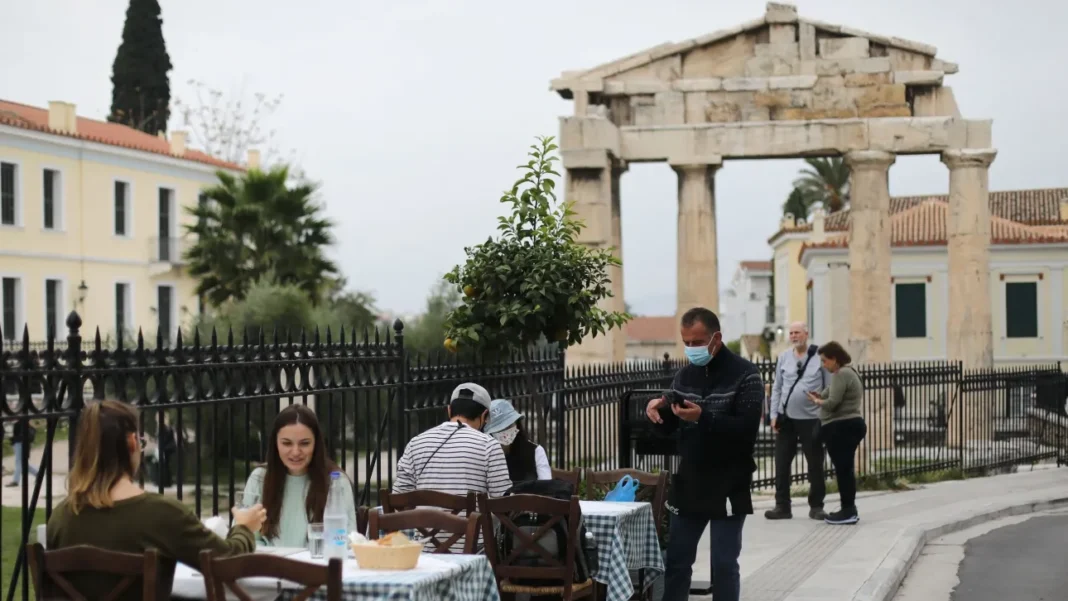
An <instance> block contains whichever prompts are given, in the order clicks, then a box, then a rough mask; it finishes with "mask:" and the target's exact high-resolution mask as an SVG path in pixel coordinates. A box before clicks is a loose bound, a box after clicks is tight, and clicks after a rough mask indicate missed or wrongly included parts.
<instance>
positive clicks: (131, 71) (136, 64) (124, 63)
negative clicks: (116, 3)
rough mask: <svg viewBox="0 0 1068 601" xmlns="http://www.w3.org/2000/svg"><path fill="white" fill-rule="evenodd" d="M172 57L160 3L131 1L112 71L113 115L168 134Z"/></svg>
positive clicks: (110, 118)
mask: <svg viewBox="0 0 1068 601" xmlns="http://www.w3.org/2000/svg"><path fill="white" fill-rule="evenodd" d="M170 70H171V57H170V56H169V55H168V54H167V44H166V42H164V40H163V18H162V17H161V16H160V8H159V2H158V0H130V6H129V8H127V9H126V24H125V26H123V28H122V43H121V44H120V45H119V51H118V53H117V54H116V55H115V63H114V64H113V65H112V70H111V84H112V90H111V115H109V116H108V121H114V122H117V123H123V124H126V125H129V126H130V127H134V128H136V129H139V130H141V131H143V132H146V133H150V134H152V135H155V134H156V133H157V132H161V131H162V132H165V131H167V119H168V117H170V103H171V84H170V78H169V77H168V75H167V73H168V72H169V71H170Z"/></svg>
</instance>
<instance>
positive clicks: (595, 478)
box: [586, 469, 668, 540]
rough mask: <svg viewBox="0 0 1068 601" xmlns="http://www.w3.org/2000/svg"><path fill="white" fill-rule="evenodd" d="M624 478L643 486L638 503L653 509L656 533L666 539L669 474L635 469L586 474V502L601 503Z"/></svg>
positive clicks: (637, 496)
mask: <svg viewBox="0 0 1068 601" xmlns="http://www.w3.org/2000/svg"><path fill="white" fill-rule="evenodd" d="M623 476H630V477H631V478H634V479H635V480H637V481H638V484H640V485H641V486H640V487H638V492H637V494H636V495H635V500H636V501H645V502H647V503H649V504H650V505H652V507H653V520H654V521H655V522H656V533H657V534H658V535H659V536H660V539H661V540H663V538H664V524H663V522H664V519H663V517H664V505H665V503H667V489H668V474H667V472H660V473H659V474H653V473H650V472H643V471H640V470H635V469H622V470H609V471H606V472H586V500H587V501H600V500H603V499H604V496H605V494H607V493H608V491H610V490H612V489H613V488H615V486H616V484H618V483H619V480H620V479H621V478H622V477H623Z"/></svg>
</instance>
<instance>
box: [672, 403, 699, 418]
mask: <svg viewBox="0 0 1068 601" xmlns="http://www.w3.org/2000/svg"><path fill="white" fill-rule="evenodd" d="M671 412H672V413H674V414H675V415H677V416H678V418H679V419H681V420H685V421H688V422H695V421H697V420H698V419H699V418H700V417H701V406H700V405H695V404H693V403H691V402H690V401H685V400H684V401H683V402H682V405H681V406H679V405H672V406H671Z"/></svg>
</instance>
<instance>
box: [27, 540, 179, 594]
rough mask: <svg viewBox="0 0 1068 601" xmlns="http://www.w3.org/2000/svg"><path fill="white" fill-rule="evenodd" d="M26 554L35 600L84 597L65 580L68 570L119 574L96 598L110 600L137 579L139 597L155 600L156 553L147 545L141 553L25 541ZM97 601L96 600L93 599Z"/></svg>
mask: <svg viewBox="0 0 1068 601" xmlns="http://www.w3.org/2000/svg"><path fill="white" fill-rule="evenodd" d="M26 556H27V557H28V558H29V563H30V574H31V577H32V578H33V588H34V590H35V591H37V601H43V600H44V599H46V598H52V599H54V598H56V596H57V595H60V594H61V595H65V596H66V598H67V599H70V600H71V601H87V599H86V597H85V595H83V594H82V593H80V592H79V591H77V590H76V589H75V588H74V586H73V585H72V584H71V583H70V581H69V580H67V576H66V575H67V574H70V573H72V572H83V573H84V572H89V573H97V574H101V575H103V574H108V575H113V576H119V577H120V580H119V582H118V583H117V584H116V585H115V588H113V589H111V592H109V593H108V594H107V595H106V596H105V597H103V598H102V599H101V600H100V601H114V600H115V599H118V598H119V597H121V596H122V595H123V594H124V593H126V591H127V590H128V589H130V588H132V587H133V585H134V583H136V582H137V580H138V579H141V582H142V585H141V598H142V599H144V600H145V601H155V600H156V599H157V598H158V595H157V592H156V586H157V580H158V578H159V553H158V552H157V551H156V550H155V549H148V550H146V551H145V552H144V553H142V554H137V553H119V552H117V551H107V550H105V549H100V548H98V547H91V546H89V545H79V546H77V547H66V548H64V549H55V550H53V551H46V550H45V548H44V547H43V546H42V545H41V544H40V543H31V544H28V545H26ZM93 601H97V600H95V599H94V600H93Z"/></svg>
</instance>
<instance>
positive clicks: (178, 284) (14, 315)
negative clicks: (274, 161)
mask: <svg viewBox="0 0 1068 601" xmlns="http://www.w3.org/2000/svg"><path fill="white" fill-rule="evenodd" d="M220 169H223V170H227V171H230V172H233V173H238V172H240V171H241V170H243V167H241V166H238V165H234V164H230V163H226V162H223V161H219V160H216V159H213V158H212V157H209V156H207V155H205V154H203V153H201V152H198V151H195V150H191V149H188V148H186V134H185V133H184V132H172V133H171V135H170V137H169V138H164V137H161V136H152V135H149V134H146V133H143V132H140V131H137V130H134V129H132V128H129V127H126V126H123V125H119V124H116V123H107V122H104V121H98V120H94V119H88V118H84V117H78V116H77V114H76V108H75V106H74V105H72V104H69V103H65V102H52V103H49V106H48V107H47V108H42V107H32V106H27V105H23V104H19V103H15V102H9V101H0V201H2V202H0V209H2V210H0V283H2V287H0V301H2V309H3V313H2V319H0V329H2V330H3V337H4V338H5V339H6V340H8V341H10V340H18V341H21V340H22V339H23V335H24V332H25V331H28V334H29V339H30V341H31V342H41V341H44V340H45V339H46V337H47V336H48V335H49V334H50V333H55V334H56V335H57V336H58V337H60V338H63V337H65V336H66V332H67V329H66V326H65V325H64V322H65V319H66V316H67V315H68V314H69V313H70V311H71V310H77V311H78V313H79V315H81V317H82V321H83V326H82V334H83V337H84V338H87V339H88V338H91V336H92V334H93V332H94V331H96V330H99V332H100V334H101V337H102V338H104V339H110V341H114V339H115V338H116V337H117V335H118V333H119V332H120V331H122V332H123V333H124V334H125V335H126V337H127V338H128V339H130V338H132V337H133V336H134V335H135V334H136V332H137V330H138V329H139V328H143V329H144V331H145V334H146V338H148V339H149V340H147V341H146V342H148V343H149V344H154V343H155V336H156V332H157V328H160V329H161V331H162V333H163V336H164V339H165V342H166V341H167V340H170V339H172V338H173V336H174V335H175V333H176V332H177V329H178V328H179V326H180V324H182V323H185V322H186V321H187V320H188V319H190V318H191V317H192V316H193V315H195V314H196V313H198V312H199V310H200V306H199V303H198V298H197V296H196V294H195V282H194V281H193V279H192V278H190V277H189V276H188V274H187V273H186V270H185V265H184V260H183V258H182V255H183V253H184V251H185V249H186V248H187V246H188V244H189V240H188V239H187V237H186V235H185V228H184V226H185V225H186V224H188V223H190V218H191V217H190V215H188V214H187V209H188V208H189V207H194V206H196V204H197V203H198V202H200V201H201V197H202V194H201V191H202V190H203V189H205V188H207V187H209V186H211V185H213V184H214V183H215V182H216V181H217V179H216V177H215V173H216V171H217V170H220ZM6 344H7V343H6V342H5V345H6Z"/></svg>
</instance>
